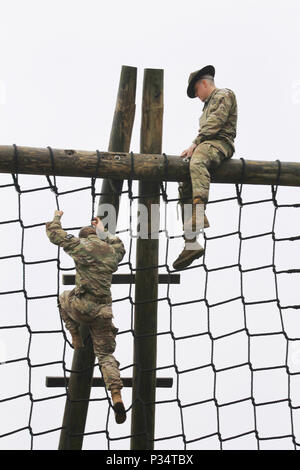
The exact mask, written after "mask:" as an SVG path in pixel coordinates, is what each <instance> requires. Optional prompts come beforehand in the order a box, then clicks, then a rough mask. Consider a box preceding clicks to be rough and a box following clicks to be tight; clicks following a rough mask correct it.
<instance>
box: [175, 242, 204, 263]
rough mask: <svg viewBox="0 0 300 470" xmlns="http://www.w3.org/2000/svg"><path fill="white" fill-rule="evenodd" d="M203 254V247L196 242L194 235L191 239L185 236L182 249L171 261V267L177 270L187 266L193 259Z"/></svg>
mask: <svg viewBox="0 0 300 470" xmlns="http://www.w3.org/2000/svg"><path fill="white" fill-rule="evenodd" d="M203 254H204V248H202V246H201V245H200V243H198V242H197V239H196V237H195V238H194V239H193V240H188V239H186V238H185V245H184V249H183V250H182V252H181V253H180V255H179V256H178V258H177V259H176V260H175V261H174V263H173V268H174V269H176V270H177V271H179V270H180V269H184V268H187V267H188V266H189V265H190V264H192V262H193V261H194V260H195V259H198V258H201V256H203Z"/></svg>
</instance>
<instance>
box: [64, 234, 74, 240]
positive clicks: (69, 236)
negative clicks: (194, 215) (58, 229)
mask: <svg viewBox="0 0 300 470" xmlns="http://www.w3.org/2000/svg"><path fill="white" fill-rule="evenodd" d="M70 238H74V235H72V233H68V235H66V239H67V240H70Z"/></svg>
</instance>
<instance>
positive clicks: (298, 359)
mask: <svg viewBox="0 0 300 470" xmlns="http://www.w3.org/2000/svg"><path fill="white" fill-rule="evenodd" d="M15 152H16V153H15V156H16V162H15V163H16V173H15V174H13V175H0V182H1V183H0V196H1V209H0V214H1V215H0V233H1V244H0V249H1V253H0V266H1V287H0V311H1V329H0V353H1V358H0V360H1V365H0V376H1V391H0V394H1V396H0V413H1V420H0V448H1V449H56V448H57V447H58V442H59V436H60V432H61V429H62V418H63V413H64V407H65V402H66V399H67V397H68V389H67V387H66V386H61V387H59V388H57V387H49V386H47V380H48V381H49V377H50V378H51V377H56V378H57V377H58V378H61V379H62V378H64V377H67V376H69V375H70V372H71V368H72V357H73V348H72V346H71V343H70V336H69V332H68V331H66V330H65V328H64V325H63V324H62V322H61V319H60V315H59V311H58V307H57V301H58V296H59V294H60V293H61V292H62V291H63V290H65V289H67V288H68V287H66V286H63V285H62V274H74V264H73V260H72V259H71V258H70V257H68V256H67V255H66V254H65V253H64V251H63V250H61V249H58V248H57V247H56V246H54V245H52V244H51V243H50V242H49V240H48V238H47V237H46V234H45V225H44V224H45V222H47V221H49V220H52V217H53V213H54V210H55V209H61V210H63V211H64V216H63V218H62V225H63V228H65V229H66V230H67V231H68V232H69V233H73V234H75V235H77V234H78V229H79V228H80V227H81V226H83V225H87V224H89V222H90V220H91V217H92V216H93V215H95V214H96V213H97V205H96V204H97V202H98V201H97V198H98V197H99V196H100V194H101V189H100V188H101V183H102V181H101V179H96V178H92V179H91V180H89V179H87V178H66V177H52V176H51V177H46V176H28V175H26V176H24V175H18V165H17V148H16V147H15ZM49 152H50V156H51V155H52V154H51V149H50V148H49ZM52 157H53V155H52ZM166 161H167V157H166ZM242 162H243V168H244V169H245V161H244V160H243V159H242ZM52 163H53V164H54V162H53V158H52ZM99 164H100V165H101V162H99ZM279 179H280V162H279V161H278V182H279ZM241 181H243V180H242V179H241ZM137 189H138V183H137V182H134V181H128V182H124V187H123V191H122V197H121V206H120V216H119V220H118V231H117V233H118V235H119V236H120V237H121V238H122V240H123V242H124V244H125V247H126V255H125V258H124V259H123V261H122V263H121V264H120V267H119V271H118V274H119V273H121V274H122V273H124V274H126V273H127V274H128V273H129V274H130V273H131V274H132V273H135V244H136V235H137V234H136V221H135V219H134V217H135V215H134V214H136V212H137V204H138V196H137V194H138V192H137ZM177 197H178V196H177V184H176V183H169V184H168V183H162V184H161V225H160V227H161V229H160V236H159V237H160V241H159V244H160V250H159V273H162V274H163V273H164V274H173V273H174V272H173V269H172V263H173V261H174V259H175V258H176V257H177V255H178V254H179V252H180V251H181V249H182V247H183V240H182V227H181V221H180V220H178V219H176V205H177ZM297 199H298V200H300V194H299V188H287V187H281V186H278V185H275V186H254V185H252V186H251V185H243V184H240V185H234V184H212V185H211V189H210V199H209V203H208V205H207V211H206V213H207V217H208V219H209V221H210V228H209V229H206V230H205V233H204V234H201V235H200V239H199V241H200V243H201V242H202V244H204V246H205V255H204V257H203V258H200V259H199V260H197V261H195V262H194V263H193V264H192V265H191V266H190V267H188V268H186V269H185V270H183V271H181V272H180V273H179V274H180V285H173V284H171V283H167V284H160V285H159V290H158V292H159V295H158V300H157V302H158V331H157V377H158V378H159V377H169V378H171V379H172V380H173V385H172V387H171V388H160V387H158V388H157V390H156V427H155V442H154V448H155V449H186V450H191V449H272V448H275V449H297V448H298V447H299V445H300V434H299V433H300V317H299V308H300V298H299V297H300V289H299V273H300V269H299V268H300V260H299V253H300V246H299V243H300V234H299V215H300V214H299V210H300V204H295V201H297ZM134 289H135V286H134V284H133V283H129V284H127V285H117V286H116V285H115V284H113V285H112V296H113V312H114V323H115V325H116V326H117V327H118V328H119V333H118V335H117V348H116V351H115V356H116V358H117V359H118V360H119V361H120V363H121V366H120V369H121V376H122V377H129V378H130V377H132V372H133V338H134V332H133V324H134V321H133V315H134V305H135V301H134ZM94 377H96V378H97V377H98V379H100V378H101V372H100V369H99V366H98V364H97V362H95V370H94ZM47 378H48V379H47ZM48 385H49V383H48ZM122 395H123V399H124V403H125V406H126V409H127V413H128V414H127V416H128V417H127V421H126V422H125V423H124V424H122V425H117V424H116V423H115V421H114V414H113V410H112V408H111V401H110V395H109V394H108V392H107V391H106V389H105V387H96V386H95V387H93V388H92V391H91V395H90V400H89V411H88V417H87V423H86V427H85V432H84V440H83V449H129V448H130V437H131V428H130V421H131V420H130V416H131V409H132V403H131V388H129V387H126V386H125V387H124V388H123V390H122Z"/></svg>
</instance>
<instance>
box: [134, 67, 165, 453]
mask: <svg viewBox="0 0 300 470" xmlns="http://www.w3.org/2000/svg"><path fill="white" fill-rule="evenodd" d="M162 120H163V70H155V69H146V70H145V72H144V84H143V106H142V127H141V152H142V153H150V154H155V153H161V146H162ZM159 193H160V184H159V182H149V181H148V182H147V181H142V182H140V183H139V203H140V204H143V205H144V206H146V207H147V210H148V239H142V238H138V239H137V250H136V269H137V271H136V276H135V286H136V289H135V316H134V359H133V362H134V364H135V367H134V370H133V389H132V422H131V434H132V438H131V449H132V450H145V449H153V447H154V446H153V444H154V442H153V439H154V425H155V405H154V404H153V402H154V401H155V391H156V370H155V368H156V344H157V336H156V335H157V294H158V267H157V265H158V249H159V243H158V242H159V240H158V233H157V238H152V237H153V234H152V237H151V222H152V217H151V207H152V205H154V204H156V205H159V202H160V195H159ZM158 229H159V227H157V231H158ZM143 335H150V336H146V337H145V336H143ZM149 403H151V404H149Z"/></svg>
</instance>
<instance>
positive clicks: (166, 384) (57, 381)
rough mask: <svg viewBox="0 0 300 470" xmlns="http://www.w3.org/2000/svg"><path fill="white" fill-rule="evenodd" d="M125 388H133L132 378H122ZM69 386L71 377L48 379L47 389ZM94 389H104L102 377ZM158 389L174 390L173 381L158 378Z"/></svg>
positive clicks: (98, 378)
mask: <svg viewBox="0 0 300 470" xmlns="http://www.w3.org/2000/svg"><path fill="white" fill-rule="evenodd" d="M122 382H123V385H124V387H132V378H131V377H122ZM68 385H69V377H66V379H65V378H64V377H53V376H50V377H46V387H48V388H54V387H65V386H68ZM92 387H104V381H103V379H102V377H94V378H93V381H92ZM156 387H158V388H172V387H173V379H172V378H171V377H157V379H156Z"/></svg>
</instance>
